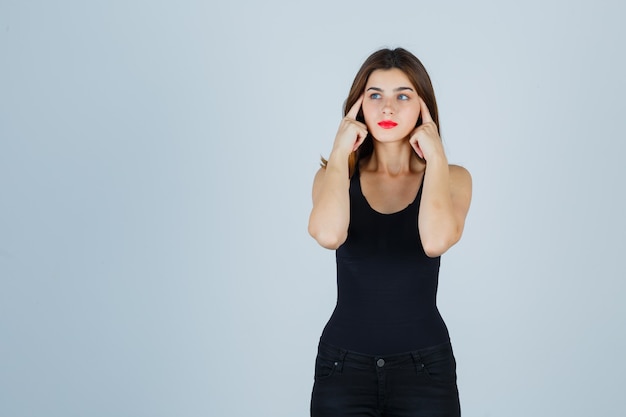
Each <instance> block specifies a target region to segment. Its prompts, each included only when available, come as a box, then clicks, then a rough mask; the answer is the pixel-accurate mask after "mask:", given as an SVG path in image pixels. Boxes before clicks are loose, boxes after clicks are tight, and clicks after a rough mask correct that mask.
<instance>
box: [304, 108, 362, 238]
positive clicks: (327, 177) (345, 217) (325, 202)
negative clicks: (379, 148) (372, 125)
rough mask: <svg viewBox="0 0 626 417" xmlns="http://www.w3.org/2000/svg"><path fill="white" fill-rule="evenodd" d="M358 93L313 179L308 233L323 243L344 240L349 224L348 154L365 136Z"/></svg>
mask: <svg viewBox="0 0 626 417" xmlns="http://www.w3.org/2000/svg"><path fill="white" fill-rule="evenodd" d="M362 101H363V99H362V97H361V98H360V99H359V100H357V102H356V103H355V104H354V106H352V108H351V109H350V111H349V112H348V114H347V115H346V117H344V119H343V120H342V122H341V124H340V125H339V130H338V132H337V136H336V137H335V143H334V145H333V150H332V152H331V154H330V156H329V157H328V164H327V165H326V168H320V170H319V171H318V172H317V174H316V175H315V179H314V181H313V209H312V210H311V215H310V216H309V234H310V235H311V236H313V238H315V240H316V241H317V242H318V243H319V244H320V245H321V246H323V247H325V248H327V249H337V248H338V247H339V246H341V245H342V244H343V242H345V241H346V238H347V236H348V226H349V224H350V196H349V189H350V178H349V173H348V157H349V156H350V153H351V152H353V151H355V150H356V149H358V147H359V146H360V145H361V143H363V141H364V140H365V137H366V136H367V128H366V127H365V125H364V124H363V123H360V122H358V121H357V120H356V115H357V114H358V111H359V108H360V107H361V103H362Z"/></svg>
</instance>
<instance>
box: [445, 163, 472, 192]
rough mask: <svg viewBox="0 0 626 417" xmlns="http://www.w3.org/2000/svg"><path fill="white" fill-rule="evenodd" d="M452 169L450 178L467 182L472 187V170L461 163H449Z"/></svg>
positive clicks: (455, 181) (454, 180) (463, 182)
mask: <svg viewBox="0 0 626 417" xmlns="http://www.w3.org/2000/svg"><path fill="white" fill-rule="evenodd" d="M448 167H449V170H450V180H451V181H452V182H454V183H458V184H460V185H461V184H466V185H468V186H470V187H471V185H472V175H471V174H470V172H469V171H468V170H467V169H466V168H465V167H462V166H460V165H452V164H451V165H449V166H448Z"/></svg>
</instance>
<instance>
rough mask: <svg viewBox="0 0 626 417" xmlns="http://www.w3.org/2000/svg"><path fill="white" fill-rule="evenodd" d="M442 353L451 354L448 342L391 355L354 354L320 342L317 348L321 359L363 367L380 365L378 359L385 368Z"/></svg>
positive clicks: (420, 360)
mask: <svg viewBox="0 0 626 417" xmlns="http://www.w3.org/2000/svg"><path fill="white" fill-rule="evenodd" d="M444 352H449V353H452V345H451V343H450V342H445V343H441V344H438V345H435V346H429V347H426V348H421V349H416V350H412V351H409V352H403V353H393V354H390V355H370V354H366V353H360V352H355V351H352V350H347V349H342V348H339V347H336V346H333V345H330V344H328V343H325V342H321V341H320V342H319V346H318V354H319V356H320V357H322V358H327V359H330V360H339V361H341V362H348V363H352V364H356V365H363V366H370V365H376V364H380V363H381V362H380V361H379V360H380V359H382V360H383V361H384V363H385V364H386V365H385V366H386V367H393V366H395V365H402V364H405V363H407V362H408V361H412V362H416V361H418V362H420V363H422V362H423V361H425V360H428V357H429V356H431V355H434V354H441V353H444Z"/></svg>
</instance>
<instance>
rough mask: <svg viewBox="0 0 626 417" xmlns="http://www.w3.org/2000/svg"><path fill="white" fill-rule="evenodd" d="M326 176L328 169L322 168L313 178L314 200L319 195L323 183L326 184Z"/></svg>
mask: <svg viewBox="0 0 626 417" xmlns="http://www.w3.org/2000/svg"><path fill="white" fill-rule="evenodd" d="M324 175H326V168H324V167H320V169H318V170H317V172H316V173H315V177H314V178H313V199H315V195H316V194H317V192H318V190H319V188H320V186H321V184H322V182H324Z"/></svg>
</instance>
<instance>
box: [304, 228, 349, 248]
mask: <svg viewBox="0 0 626 417" xmlns="http://www.w3.org/2000/svg"><path fill="white" fill-rule="evenodd" d="M309 234H310V235H311V236H312V237H313V239H315V240H316V241H317V243H319V245H320V246H322V247H323V248H326V249H331V250H335V249H337V248H339V247H340V246H341V245H343V243H344V242H345V241H346V239H347V237H348V234H347V232H344V233H339V232H332V231H328V230H323V229H320V228H316V227H314V226H312V225H309Z"/></svg>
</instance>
